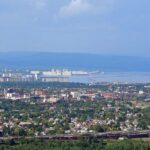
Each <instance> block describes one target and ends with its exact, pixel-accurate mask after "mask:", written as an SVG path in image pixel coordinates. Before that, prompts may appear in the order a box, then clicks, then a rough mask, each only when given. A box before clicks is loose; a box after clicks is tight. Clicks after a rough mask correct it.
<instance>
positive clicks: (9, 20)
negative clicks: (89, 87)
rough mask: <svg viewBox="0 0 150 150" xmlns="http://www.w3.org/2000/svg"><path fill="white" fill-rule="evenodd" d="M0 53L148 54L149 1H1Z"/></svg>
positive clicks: (149, 43) (149, 34)
mask: <svg viewBox="0 0 150 150" xmlns="http://www.w3.org/2000/svg"><path fill="white" fill-rule="evenodd" d="M0 51H50V52H87V53H100V54H101V53H102V54H103V53H106V54H118V55H124V54H125V55H140V56H141V55H142V56H148V55H150V0H0Z"/></svg>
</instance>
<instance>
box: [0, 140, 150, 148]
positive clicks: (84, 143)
mask: <svg viewBox="0 0 150 150" xmlns="http://www.w3.org/2000/svg"><path fill="white" fill-rule="evenodd" d="M0 150H150V142H148V141H147V142H146V141H140V140H123V141H103V140H97V139H90V138H89V139H86V140H85V139H82V140H80V141H42V140H35V141H27V140H21V141H19V143H17V144H16V142H15V141H5V142H4V143H2V144H1V145H0Z"/></svg>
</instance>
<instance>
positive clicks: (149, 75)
mask: <svg viewBox="0 0 150 150" xmlns="http://www.w3.org/2000/svg"><path fill="white" fill-rule="evenodd" d="M70 81H71V82H81V83H94V82H121V83H150V72H105V73H104V74H102V73H99V74H90V75H82V76H72V77H70Z"/></svg>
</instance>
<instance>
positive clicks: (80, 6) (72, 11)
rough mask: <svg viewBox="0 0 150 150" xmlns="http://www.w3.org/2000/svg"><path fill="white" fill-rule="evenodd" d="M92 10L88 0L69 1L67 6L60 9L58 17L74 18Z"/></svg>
mask: <svg viewBox="0 0 150 150" xmlns="http://www.w3.org/2000/svg"><path fill="white" fill-rule="evenodd" d="M92 9H93V6H92V4H91V3H89V1H88V0H71V1H70V3H69V4H68V5H65V6H63V7H62V8H61V9H60V12H59V15H60V16H74V15H79V14H81V13H87V12H89V11H91V10H92Z"/></svg>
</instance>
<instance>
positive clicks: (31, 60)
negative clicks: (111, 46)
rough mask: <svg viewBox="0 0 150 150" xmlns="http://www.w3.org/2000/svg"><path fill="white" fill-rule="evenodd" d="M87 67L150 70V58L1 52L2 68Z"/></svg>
mask: <svg viewBox="0 0 150 150" xmlns="http://www.w3.org/2000/svg"><path fill="white" fill-rule="evenodd" d="M4 67H6V68H18V69H50V68H67V69H86V70H96V69H97V70H103V71H150V59H148V58H142V57H130V56H112V55H97V54H78V53H48V52H32V53H30V52H27V53H25V52H23V53H17V52H9V53H8V52H7V53H0V68H4Z"/></svg>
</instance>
